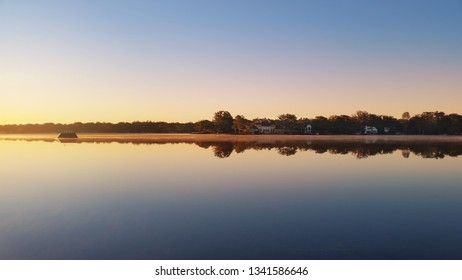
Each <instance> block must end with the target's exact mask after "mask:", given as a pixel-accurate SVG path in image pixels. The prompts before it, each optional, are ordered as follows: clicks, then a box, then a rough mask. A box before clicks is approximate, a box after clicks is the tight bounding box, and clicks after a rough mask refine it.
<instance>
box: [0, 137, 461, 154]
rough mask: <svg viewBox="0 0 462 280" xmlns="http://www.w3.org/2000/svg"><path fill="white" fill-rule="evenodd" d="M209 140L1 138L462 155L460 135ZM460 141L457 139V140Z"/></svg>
mask: <svg viewBox="0 0 462 280" xmlns="http://www.w3.org/2000/svg"><path fill="white" fill-rule="evenodd" d="M217 139H218V140H214V141H209V140H201V139H200V138H199V139H182V138H181V137H178V139H176V137H167V138H162V137H160V138H157V137H153V138H111V137H107V138H95V137H90V138H79V139H55V138H50V137H43V138H40V137H34V138H28V137H18V138H14V137H10V138H4V139H0V140H10V141H43V142H60V143H63V144H82V143H95V144H106V143H119V144H133V145H163V144H194V145H197V146H199V147H201V148H204V149H210V150H211V151H212V152H213V155H214V156H215V157H218V158H228V157H230V156H231V155H232V154H233V153H243V152H245V151H247V150H256V151H260V150H275V151H276V152H277V154H279V155H282V156H293V155H295V154H296V153H298V152H306V151H314V152H315V153H318V154H323V153H330V154H333V155H346V154H351V155H353V156H355V157H356V158H358V159H364V158H368V157H371V156H376V155H384V154H392V153H394V152H401V154H402V156H403V158H409V156H410V155H411V154H413V155H416V156H420V157H422V158H434V159H442V158H444V157H446V156H449V157H458V156H460V155H462V141H457V140H458V139H457V138H451V137H448V138H441V137H440V138H438V139H437V141H433V140H432V138H423V140H424V141H422V139H418V140H417V141H416V140H415V139H413V138H398V139H396V140H393V139H392V140H390V139H388V138H380V137H374V138H369V137H361V138H360V137H358V138H346V140H345V141H342V138H341V137H338V138H332V139H326V138H322V139H319V140H316V139H309V140H274V139H264V140H256V141H247V140H245V138H241V139H240V140H238V141H229V140H222V139H220V138H217ZM454 140H456V141H454Z"/></svg>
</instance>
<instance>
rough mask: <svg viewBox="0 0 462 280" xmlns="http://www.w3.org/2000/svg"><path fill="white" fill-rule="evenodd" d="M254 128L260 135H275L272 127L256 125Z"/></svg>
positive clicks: (273, 126) (274, 127)
mask: <svg viewBox="0 0 462 280" xmlns="http://www.w3.org/2000/svg"><path fill="white" fill-rule="evenodd" d="M255 127H256V128H257V132H258V133H261V134H273V133H275V129H276V126H275V125H274V124H273V125H261V124H256V125H255Z"/></svg>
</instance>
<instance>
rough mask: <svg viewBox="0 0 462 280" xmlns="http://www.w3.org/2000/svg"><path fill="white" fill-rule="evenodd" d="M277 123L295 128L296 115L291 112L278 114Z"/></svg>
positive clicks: (284, 126)
mask: <svg viewBox="0 0 462 280" xmlns="http://www.w3.org/2000/svg"><path fill="white" fill-rule="evenodd" d="M278 120H279V124H280V125H281V126H282V128H285V129H296V128H297V117H296V116H295V115H292V114H284V115H279V116H278Z"/></svg>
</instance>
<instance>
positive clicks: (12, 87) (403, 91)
mask: <svg viewBox="0 0 462 280" xmlns="http://www.w3.org/2000/svg"><path fill="white" fill-rule="evenodd" d="M29 4H30V6H27V7H26V6H24V5H21V4H20V3H17V2H15V1H4V2H1V3H0V34H1V36H0V62H1V63H0V106H1V109H0V124H9V123H45V122H55V123H73V122H96V121H100V122H120V121H128V122H131V121H137V120H139V121H145V120H152V121H168V122H173V121H179V122H188V121H193V122H195V121H198V120H201V119H211V118H212V115H213V113H214V112H216V111H219V110H227V111H229V112H230V113H231V114H232V115H237V114H241V115H244V116H246V117H247V118H250V119H251V118H255V117H269V118H276V117H277V116H278V115H280V114H284V113H293V114H295V115H296V116H298V117H309V118H313V117H315V116H318V115H323V116H326V117H328V116H330V115H341V114H346V115H351V114H353V113H354V112H355V111H357V110H364V111H368V112H370V113H375V114H384V115H392V116H395V117H400V116H401V114H402V113H403V112H405V111H409V112H410V113H411V115H413V114H418V113H421V112H424V111H444V112H446V113H462V111H460V104H462V79H460V73H462V56H461V55H460V49H462V42H461V41H460V39H457V38H460V37H461V35H462V31H461V30H462V28H461V26H462V22H461V17H460V13H457V7H452V6H450V5H448V6H444V5H443V4H438V1H435V3H432V4H431V5H430V4H428V5H429V6H428V7H427V6H424V5H421V4H418V3H416V4H415V5H417V6H415V5H414V4H406V5H405V6H403V7H402V9H403V11H412V14H413V17H412V18H409V17H408V16H407V15H408V14H407V13H404V14H401V12H398V11H396V9H392V7H388V6H386V5H385V4H383V3H382V4H377V3H376V4H375V6H374V5H373V4H364V3H362V4H361V5H362V6H361V7H359V8H360V9H359V8H358V7H357V8H358V9H359V10H361V11H363V12H364V11H365V12H367V14H368V13H371V14H374V15H375V16H376V17H375V20H374V21H370V18H367V17H366V18H364V17H362V16H363V14H362V13H361V12H358V11H357V10H358V9H356V8H351V7H349V6H348V7H343V4H341V3H339V7H338V9H337V8H335V9H334V8H332V7H330V8H328V9H327V8H326V7H325V6H324V5H323V4H320V3H318V4H314V3H312V4H308V3H305V4H303V5H302V6H301V7H298V8H297V9H296V10H293V9H292V8H291V7H289V6H288V5H284V4H283V3H278V2H271V1H264V2H262V3H261V6H259V7H258V9H257V7H249V9H245V11H244V10H242V7H244V6H243V5H244V2H243V3H238V2H236V6H233V5H231V6H229V7H228V6H227V5H230V4H229V3H228V4H222V5H210V6H201V5H197V6H199V7H196V6H195V5H192V6H191V7H189V6H190V5H191V4H185V6H187V7H183V8H182V9H181V11H180V10H178V8H176V7H174V6H171V4H168V1H166V2H165V3H164V6H162V7H160V6H159V7H158V6H157V4H155V3H150V4H148V3H147V4H142V5H141V4H140V6H133V4H131V3H130V2H129V1H114V2H113V3H112V6H111V7H107V6H104V5H102V6H101V4H92V3H91V2H86V1H81V2H79V3H60V4H57V5H49V4H43V3H41V4H38V3H35V2H33V1H31V2H30V3H29ZM281 5H282V6H281ZM383 5H385V6H383ZM225 6H226V7H225ZM353 6H354V5H353ZM382 6H383V7H382ZM186 8H188V9H190V10H191V11H188V9H186ZM259 9H263V10H264V11H265V12H266V16H265V13H260V12H258V13H257V11H258V10H259ZM326 9H327V10H326ZM185 10H186V11H185ZM224 10H226V11H227V12H226V13H224V14H220V13H221V12H223V11H224ZM346 10H348V11H350V12H351V13H353V15H355V13H357V15H356V16H357V17H356V21H354V22H352V21H351V16H352V15H351V13H347V12H345V11H346ZM127 11H132V12H133V13H129V12H127ZM215 13H218V14H219V15H221V18H216V17H212V16H211V15H213V14H215ZM299 13H300V14H299ZM306 13H309V14H306ZM429 13H430V14H431V15H433V16H434V17H436V18H438V21H437V20H433V21H429V20H428V16H427V15H428V14H429ZM166 14H168V15H169V17H168V18H167V17H166V16H165V15H166ZM236 14H239V15H240V17H239V18H240V20H239V21H237V20H236ZM278 17H282V18H280V19H283V21H282V22H283V24H282V22H278V21H277V20H276V19H277V18H278ZM333 17H335V18H333ZM124 18H126V19H125V20H124ZM83 19H85V20H83ZM326 19H329V20H326ZM390 19H393V22H390ZM332 20H333V21H334V22H331V21H332ZM241 21H242V22H243V23H242V22H241ZM346 23H348V24H346ZM243 24H244V25H243ZM369 25H372V26H373V27H374V28H370V27H369ZM159 26H161V28H160V27H159ZM441 30H444V33H442V32H440V31H441Z"/></svg>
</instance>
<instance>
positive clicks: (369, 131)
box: [364, 125, 379, 134]
mask: <svg viewBox="0 0 462 280" xmlns="http://www.w3.org/2000/svg"><path fill="white" fill-rule="evenodd" d="M378 132H379V130H378V129H377V128H375V127H374V126H367V125H366V126H365V127H364V134H377V133H378Z"/></svg>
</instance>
